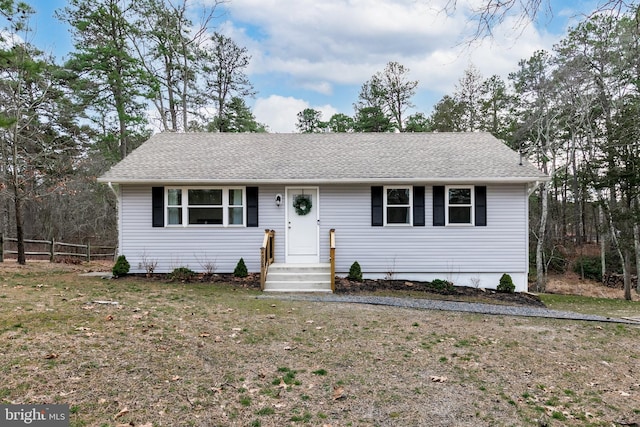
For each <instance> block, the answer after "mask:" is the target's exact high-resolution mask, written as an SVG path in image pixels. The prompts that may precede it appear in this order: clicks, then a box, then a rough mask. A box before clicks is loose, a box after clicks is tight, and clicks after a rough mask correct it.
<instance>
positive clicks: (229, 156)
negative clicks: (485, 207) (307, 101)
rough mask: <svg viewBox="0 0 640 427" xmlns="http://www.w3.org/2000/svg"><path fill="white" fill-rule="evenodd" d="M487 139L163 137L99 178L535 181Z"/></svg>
mask: <svg viewBox="0 0 640 427" xmlns="http://www.w3.org/2000/svg"><path fill="white" fill-rule="evenodd" d="M519 160H520V159H519V156H518V154H517V153H516V152H514V151H513V150H511V149H510V148H508V147H507V146H506V145H505V144H504V143H502V142H501V141H499V140H498V139H496V138H494V137H493V136H492V135H491V134H488V133H322V134H278V133H265V134H255V133H241V134H237V133H235V134H234V133H186V134H184V133H161V134H156V135H154V136H152V137H151V138H150V139H149V140H148V141H147V142H145V143H144V144H142V145H141V146H140V147H139V148H137V149H136V150H134V151H133V152H132V153H131V154H130V155H129V156H127V158H126V159H124V160H123V161H121V162H120V163H118V164H117V165H115V166H114V167H113V168H112V169H111V170H109V171H108V172H107V173H105V174H104V175H103V176H101V177H100V178H99V181H102V182H113V183H163V184H169V183H174V184H178V183H211V182H216V183H241V182H242V183H249V182H264V183H266V182H274V183H276V182H277V183H290V184H293V183H329V182H377V183H384V182H425V181H428V182H449V183H453V182H478V181H484V182H535V181H539V180H542V179H546V177H545V175H543V174H542V173H541V172H540V171H538V170H537V169H536V168H535V167H534V166H532V165H531V164H529V163H527V162H524V164H523V165H520V164H519Z"/></svg>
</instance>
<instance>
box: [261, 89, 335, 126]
mask: <svg viewBox="0 0 640 427" xmlns="http://www.w3.org/2000/svg"><path fill="white" fill-rule="evenodd" d="M305 108H313V109H314V110H318V111H320V112H321V113H322V120H325V121H328V120H329V118H331V116H332V115H334V114H336V113H337V112H338V110H336V109H335V108H334V107H332V106H331V105H321V106H310V105H309V103H308V102H307V101H304V100H302V99H296V98H293V97H290V96H288V97H284V96H279V95H271V96H269V97H267V98H258V99H257V100H256V102H255V104H254V106H253V114H254V116H255V117H256V120H257V121H258V122H259V123H266V124H268V126H269V132H279V133H289V132H296V123H297V122H298V113H299V112H301V111H302V110H304V109H305Z"/></svg>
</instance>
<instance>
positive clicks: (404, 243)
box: [320, 184, 528, 290]
mask: <svg viewBox="0 0 640 427" xmlns="http://www.w3.org/2000/svg"><path fill="white" fill-rule="evenodd" d="M370 191H371V190H370V186H366V187H365V186H357V185H354V186H324V187H320V195H321V198H322V212H321V213H320V218H321V220H320V224H321V230H320V236H321V240H320V244H321V247H320V249H321V260H322V259H327V258H328V255H327V254H328V242H326V241H325V240H326V239H325V238H324V237H323V236H325V235H327V236H328V232H329V229H331V228H335V229H336V242H337V243H336V246H337V248H336V264H337V265H336V271H338V272H339V275H346V273H348V271H349V268H350V266H351V264H352V263H353V262H354V261H358V263H359V264H360V266H361V268H362V271H363V273H364V274H365V276H366V275H369V276H378V277H384V276H387V275H390V276H391V277H395V278H410V277H418V276H420V274H421V273H425V272H427V273H434V274H437V275H439V278H441V279H448V280H452V281H454V282H456V279H457V278H459V277H462V276H463V275H469V274H471V275H474V274H481V273H493V274H497V275H498V276H497V277H498V278H499V277H500V275H501V274H502V273H509V274H518V275H519V277H521V278H522V280H521V282H522V283H521V284H520V290H524V289H526V282H525V281H526V272H527V271H528V249H527V245H526V242H527V238H528V219H527V206H528V205H527V203H528V199H527V187H526V185H520V184H517V185H489V186H487V218H488V219H489V220H488V225H487V226H486V227H434V226H433V225H432V215H433V187H432V186H431V185H429V184H426V186H425V217H426V226H425V227H372V226H371V193H370ZM498 273H500V274H498ZM515 279H516V278H515V277H514V280H515ZM465 284H466V283H465ZM496 284H497V281H496V283H495V284H493V283H483V284H482V285H483V286H486V287H495V285H496ZM469 285H470V284H469Z"/></svg>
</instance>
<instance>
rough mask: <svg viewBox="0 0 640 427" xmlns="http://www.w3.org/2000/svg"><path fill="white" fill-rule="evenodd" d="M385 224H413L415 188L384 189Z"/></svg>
mask: <svg viewBox="0 0 640 427" xmlns="http://www.w3.org/2000/svg"><path fill="white" fill-rule="evenodd" d="M384 224H385V225H411V224H413V188H412V187H411V186H402V187H400V186H399V187H384Z"/></svg>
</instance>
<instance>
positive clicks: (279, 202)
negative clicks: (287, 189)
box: [276, 194, 282, 207]
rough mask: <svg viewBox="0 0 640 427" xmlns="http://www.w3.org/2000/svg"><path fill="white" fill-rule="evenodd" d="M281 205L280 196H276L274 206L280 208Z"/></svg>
mask: <svg viewBox="0 0 640 427" xmlns="http://www.w3.org/2000/svg"><path fill="white" fill-rule="evenodd" d="M281 204H282V194H276V206H278V207H280V205H281Z"/></svg>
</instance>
